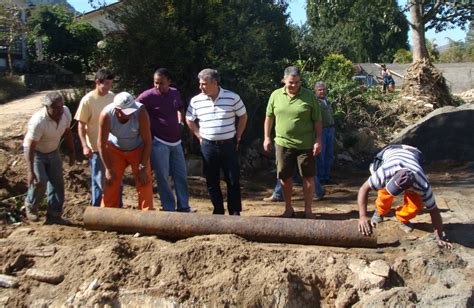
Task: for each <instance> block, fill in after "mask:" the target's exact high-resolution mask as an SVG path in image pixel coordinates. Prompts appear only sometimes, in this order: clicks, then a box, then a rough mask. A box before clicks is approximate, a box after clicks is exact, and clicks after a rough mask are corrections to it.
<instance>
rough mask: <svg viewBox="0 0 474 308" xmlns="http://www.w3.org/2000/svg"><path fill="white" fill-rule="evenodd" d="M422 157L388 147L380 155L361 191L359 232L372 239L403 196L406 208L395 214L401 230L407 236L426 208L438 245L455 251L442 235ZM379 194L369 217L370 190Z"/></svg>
mask: <svg viewBox="0 0 474 308" xmlns="http://www.w3.org/2000/svg"><path fill="white" fill-rule="evenodd" d="M421 161H422V154H421V152H420V151H419V150H418V149H417V148H415V147H412V146H408V145H389V146H388V147H386V148H385V149H383V150H382V151H381V152H380V153H378V154H377V156H376V158H375V160H374V163H373V164H372V165H371V168H370V169H371V173H372V174H371V176H370V177H369V179H368V180H367V181H365V183H364V184H363V185H362V186H361V188H360V189H359V194H358V196H357V203H358V207H359V217H360V219H359V231H360V232H361V233H362V234H364V235H370V234H371V233H372V228H373V227H375V225H376V224H377V223H380V222H382V221H383V217H384V216H385V215H387V214H388V212H389V211H390V209H391V207H392V202H393V199H394V198H395V196H398V195H400V194H401V193H402V192H403V193H404V199H403V206H401V207H399V208H397V209H396V211H395V216H396V218H397V219H398V221H400V227H401V229H402V230H403V231H405V232H410V231H412V230H413V226H412V225H411V223H410V219H412V218H414V217H415V216H416V215H417V214H418V213H419V212H420V211H421V210H422V209H423V205H424V206H425V207H426V208H427V209H428V210H429V213H430V216H431V222H432V223H433V227H434V229H435V235H436V239H437V240H438V245H440V246H441V247H447V248H452V244H451V243H449V242H448V239H447V238H446V236H445V234H444V232H443V222H442V219H441V215H440V211H439V209H438V208H437V206H436V202H435V199H434V196H433V192H432V190H431V185H430V183H429V181H428V179H427V178H426V176H425V174H424V172H423V169H422V168H421V163H420V162H421ZM371 189H372V190H377V192H378V193H377V194H378V196H377V200H376V201H375V207H376V208H375V212H374V215H373V216H372V219H370V218H369V217H368V215H367V199H368V194H369V191H370V190H371Z"/></svg>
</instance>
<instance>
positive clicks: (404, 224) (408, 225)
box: [399, 222, 413, 233]
mask: <svg viewBox="0 0 474 308" xmlns="http://www.w3.org/2000/svg"><path fill="white" fill-rule="evenodd" d="M399 227H400V229H402V230H403V231H404V232H405V233H410V232H411V231H413V225H412V223H411V222H401V223H400V225H399Z"/></svg>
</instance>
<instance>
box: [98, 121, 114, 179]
mask: <svg viewBox="0 0 474 308" xmlns="http://www.w3.org/2000/svg"><path fill="white" fill-rule="evenodd" d="M109 133H110V118H109V115H108V114H107V113H104V112H101V113H100V116H99V138H97V147H98V148H99V154H100V158H101V159H102V162H103V164H104V169H105V180H106V181H111V180H112V178H113V177H114V176H115V173H114V171H113V169H112V162H111V161H110V157H109V154H108V153H107V140H108V139H109Z"/></svg>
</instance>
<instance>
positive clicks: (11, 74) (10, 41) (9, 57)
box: [7, 29, 13, 77]
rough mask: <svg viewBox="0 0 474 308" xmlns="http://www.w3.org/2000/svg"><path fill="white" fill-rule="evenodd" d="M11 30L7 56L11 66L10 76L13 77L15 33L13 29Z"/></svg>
mask: <svg viewBox="0 0 474 308" xmlns="http://www.w3.org/2000/svg"><path fill="white" fill-rule="evenodd" d="M9 31H10V37H9V38H8V47H7V57H8V67H9V68H10V77H11V76H13V59H12V49H13V48H12V44H13V40H12V36H13V34H12V33H11V32H12V29H10V30H9Z"/></svg>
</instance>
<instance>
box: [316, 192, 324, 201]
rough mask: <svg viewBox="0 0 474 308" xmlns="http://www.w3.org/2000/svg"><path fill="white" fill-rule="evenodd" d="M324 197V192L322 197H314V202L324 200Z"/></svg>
mask: <svg viewBox="0 0 474 308" xmlns="http://www.w3.org/2000/svg"><path fill="white" fill-rule="evenodd" d="M324 196H326V192H325V191H323V193H322V195H320V196H317V195H313V201H321V200H323V199H324Z"/></svg>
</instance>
